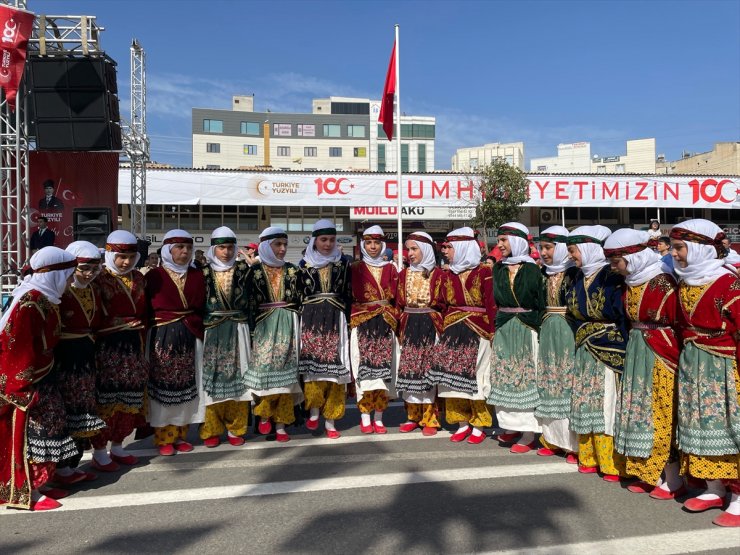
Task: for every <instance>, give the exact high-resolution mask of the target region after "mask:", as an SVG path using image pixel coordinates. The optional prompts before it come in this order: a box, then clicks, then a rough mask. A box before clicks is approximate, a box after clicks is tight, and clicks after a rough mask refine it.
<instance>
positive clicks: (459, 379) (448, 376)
mask: <svg viewBox="0 0 740 555" xmlns="http://www.w3.org/2000/svg"><path fill="white" fill-rule="evenodd" d="M479 347H480V336H479V335H478V334H477V333H475V332H474V331H473V330H472V329H470V328H469V327H468V326H467V325H466V324H465V321H464V320H463V321H460V322H458V323H456V324H453V325H452V326H450V327H449V328H447V329H446V330H445V331H444V332H443V333H442V336H441V337H440V338H439V344H438V345H437V352H436V354H435V356H434V364H433V365H432V369H431V379H432V383H433V384H434V385H441V386H445V387H447V388H449V389H450V390H452V391H457V392H460V393H464V394H467V395H476V394H477V393H478V380H477V376H478V350H479Z"/></svg>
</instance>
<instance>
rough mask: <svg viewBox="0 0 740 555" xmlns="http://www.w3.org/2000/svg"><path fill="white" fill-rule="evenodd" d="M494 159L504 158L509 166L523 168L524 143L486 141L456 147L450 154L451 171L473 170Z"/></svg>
mask: <svg viewBox="0 0 740 555" xmlns="http://www.w3.org/2000/svg"><path fill="white" fill-rule="evenodd" d="M494 160H504V161H506V162H507V163H508V164H509V165H510V166H515V167H517V168H519V169H520V170H522V171H523V170H524V143H523V142H518V143H488V144H485V145H482V146H472V147H466V148H458V149H457V151H455V154H454V155H453V156H452V166H451V168H452V171H453V172H474V171H476V170H477V169H478V168H481V167H483V166H487V165H488V164H490V163H491V162H493V161H494Z"/></svg>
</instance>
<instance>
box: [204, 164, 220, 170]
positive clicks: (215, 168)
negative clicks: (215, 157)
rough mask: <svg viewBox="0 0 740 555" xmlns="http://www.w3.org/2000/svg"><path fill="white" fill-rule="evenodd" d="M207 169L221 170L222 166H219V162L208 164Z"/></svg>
mask: <svg viewBox="0 0 740 555" xmlns="http://www.w3.org/2000/svg"><path fill="white" fill-rule="evenodd" d="M206 169H207V170H220V169H221V166H219V165H218V164H206Z"/></svg>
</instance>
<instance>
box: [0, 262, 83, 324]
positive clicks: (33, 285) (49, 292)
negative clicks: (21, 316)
mask: <svg viewBox="0 0 740 555" xmlns="http://www.w3.org/2000/svg"><path fill="white" fill-rule="evenodd" d="M56 264H61V265H67V266H68V267H66V268H61V269H58V270H48V271H44V268H47V267H49V266H53V265H56ZM75 265H76V260H75V257H74V255H72V254H70V253H68V252H67V251H64V250H62V249H60V248H58V247H44V248H42V249H40V250H38V251H36V253H35V254H34V255H33V256H32V257H31V269H32V270H34V273H33V274H31V275H30V276H26V277H25V278H24V279H23V281H22V282H21V283H20V285H19V286H18V287H16V288H15V290H14V291H13V302H12V303H10V306H9V307H8V310H6V311H5V313H4V314H3V317H2V318H0V331H2V330H4V329H5V325H6V324H7V323H8V320H9V319H10V315H11V314H12V313H13V309H14V308H15V305H17V304H18V301H19V300H20V298H21V297H22V296H23V295H25V294H26V293H28V292H29V291H33V290H36V291H39V292H40V293H41V294H43V295H44V296H45V297H46V298H47V299H49V302H50V303H52V304H59V303H60V302H61V296H62V295H63V294H64V291H65V290H66V289H67V278H69V276H71V275H72V273H73V272H74V271H75ZM39 270H41V271H39ZM32 331H34V332H36V331H37V330H32Z"/></svg>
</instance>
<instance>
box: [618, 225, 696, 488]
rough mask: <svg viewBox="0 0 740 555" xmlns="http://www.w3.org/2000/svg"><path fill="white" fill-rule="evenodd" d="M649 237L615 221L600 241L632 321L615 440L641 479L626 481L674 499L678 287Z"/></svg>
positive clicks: (629, 471)
mask: <svg viewBox="0 0 740 555" xmlns="http://www.w3.org/2000/svg"><path fill="white" fill-rule="evenodd" d="M649 241H650V236H649V235H648V233H647V232H645V231H637V230H634V229H620V230H617V231H615V232H614V233H613V234H611V235H610V236H609V238H608V239H607V240H606V243H604V254H605V255H606V256H607V257H608V258H609V260H610V261H611V266H612V269H613V270H614V271H616V272H618V273H620V274H622V275H623V276H625V278H624V281H625V284H626V291H625V295H624V311H625V316H626V317H627V318H628V319H629V321H630V325H631V329H630V333H629V338H628V341H627V350H626V354H625V359H624V372H623V373H622V380H621V393H620V395H619V398H618V402H617V428H616V435H615V448H616V450H617V452H619V453H621V454H622V455H625V456H626V473H627V475H629V476H637V477H638V478H640V480H641V481H640V482H637V483H635V484H631V485H629V486H627V489H629V490H630V491H632V492H635V493H644V492H648V491H649V492H651V493H650V497H652V498H654V499H673V498H674V497H676V496H680V495H682V494H684V493H685V492H686V489H685V487H684V485H683V480H682V479H681V476H680V475H679V468H678V452H677V451H675V448H674V443H675V441H674V440H675V437H674V431H675V422H676V417H675V414H676V402H675V397H676V370H677V367H678V352H679V346H678V338H677V336H676V333H675V331H674V327H675V325H676V315H677V311H678V294H677V287H676V280H675V279H674V278H673V276H672V275H670V270H669V269H668V268H666V266H665V265H664V264H663V263H662V261H661V257H660V255H659V254H658V253H657V252H655V251H653V250H652V249H651V248H650V247H649V244H648V243H649ZM661 473H664V478H663V479H661Z"/></svg>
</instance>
